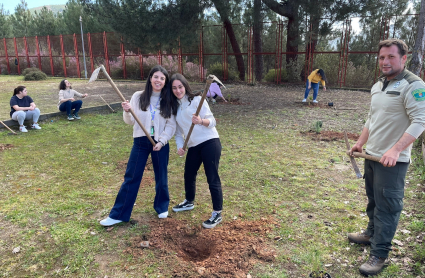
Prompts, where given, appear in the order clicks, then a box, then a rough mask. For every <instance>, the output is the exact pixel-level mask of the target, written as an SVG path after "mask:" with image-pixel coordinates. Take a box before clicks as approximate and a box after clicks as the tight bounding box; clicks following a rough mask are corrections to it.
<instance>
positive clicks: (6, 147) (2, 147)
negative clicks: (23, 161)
mask: <svg viewBox="0 0 425 278" xmlns="http://www.w3.org/2000/svg"><path fill="white" fill-rule="evenodd" d="M11 148H13V145H12V144H0V152H2V151H5V150H9V149H11Z"/></svg>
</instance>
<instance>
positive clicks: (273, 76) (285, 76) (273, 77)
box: [264, 69, 288, 82]
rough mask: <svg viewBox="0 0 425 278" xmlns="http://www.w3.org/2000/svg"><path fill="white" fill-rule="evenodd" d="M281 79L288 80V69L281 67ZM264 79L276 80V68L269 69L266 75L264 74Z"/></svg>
mask: <svg viewBox="0 0 425 278" xmlns="http://www.w3.org/2000/svg"><path fill="white" fill-rule="evenodd" d="M280 80H281V81H288V73H287V72H286V69H280ZM264 81H266V82H276V70H275V69H271V70H269V72H268V73H267V74H266V76H264Z"/></svg>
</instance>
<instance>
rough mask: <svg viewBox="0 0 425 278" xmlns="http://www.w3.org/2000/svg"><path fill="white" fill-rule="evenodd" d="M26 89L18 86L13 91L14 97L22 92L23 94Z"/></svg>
mask: <svg viewBox="0 0 425 278" xmlns="http://www.w3.org/2000/svg"><path fill="white" fill-rule="evenodd" d="M25 88H26V87H25V86H18V87H16V88H15V89H14V90H13V95H14V96H16V95H17V94H19V93H20V92H22V91H23V90H24V89H25Z"/></svg>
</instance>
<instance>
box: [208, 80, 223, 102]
mask: <svg viewBox="0 0 425 278" xmlns="http://www.w3.org/2000/svg"><path fill="white" fill-rule="evenodd" d="M217 97H221V98H222V99H223V100H224V102H227V100H226V99H225V98H224V96H223V94H222V93H221V85H220V84H218V83H217V82H215V81H213V82H212V83H211V86H210V89H209V90H208V93H207V99H208V98H209V100H210V101H212V104H215V103H216V100H215V99H216V98H217Z"/></svg>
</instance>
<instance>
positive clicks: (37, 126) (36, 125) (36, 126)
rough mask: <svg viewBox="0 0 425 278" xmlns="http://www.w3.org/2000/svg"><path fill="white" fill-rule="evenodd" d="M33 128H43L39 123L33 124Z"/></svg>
mask: <svg viewBox="0 0 425 278" xmlns="http://www.w3.org/2000/svg"><path fill="white" fill-rule="evenodd" d="M31 128H34V129H41V127H40V126H39V125H38V124H37V123H34V124H32V126H31Z"/></svg>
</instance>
